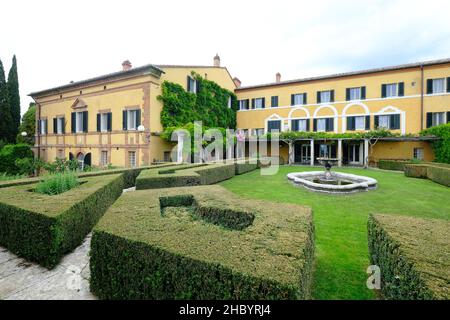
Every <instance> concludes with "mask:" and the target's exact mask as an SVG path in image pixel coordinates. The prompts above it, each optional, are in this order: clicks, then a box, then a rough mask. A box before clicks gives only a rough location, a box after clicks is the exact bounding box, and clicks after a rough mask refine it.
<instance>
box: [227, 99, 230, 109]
mask: <svg viewBox="0 0 450 320" xmlns="http://www.w3.org/2000/svg"><path fill="white" fill-rule="evenodd" d="M227 106H228V109H231V97H228V103H227Z"/></svg>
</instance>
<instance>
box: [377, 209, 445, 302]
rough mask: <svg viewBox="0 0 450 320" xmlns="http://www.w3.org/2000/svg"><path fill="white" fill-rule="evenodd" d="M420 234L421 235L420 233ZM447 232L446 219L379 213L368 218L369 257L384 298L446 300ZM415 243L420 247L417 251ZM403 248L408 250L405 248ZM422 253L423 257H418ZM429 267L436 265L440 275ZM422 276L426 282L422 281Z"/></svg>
mask: <svg viewBox="0 0 450 320" xmlns="http://www.w3.org/2000/svg"><path fill="white" fill-rule="evenodd" d="M438 228H441V229H438ZM442 230H444V232H442ZM421 232H423V234H420V233H421ZM449 232H450V222H448V221H446V220H438V219H423V218H415V217H406V216H397V215H396V216H389V215H382V214H375V215H374V214H372V215H370V216H369V220H368V246H369V258H370V262H371V264H372V265H377V266H379V267H380V270H381V292H382V294H383V296H384V298H386V299H394V300H424V299H425V300H430V299H449V298H450V287H449V283H450V275H449V271H448V262H449V261H448V260H447V261H446V259H448V252H449V248H450V241H449V240H448V233H449ZM430 235H431V236H430ZM435 237H440V239H439V241H436V240H435V239H436V238H435ZM417 239H419V241H418V240H417ZM442 242H444V244H442ZM417 244H419V245H422V246H423V248H420V247H419V248H418V247H417V246H418V245H417ZM406 246H410V248H408V249H407V248H406ZM405 250H408V251H405ZM406 252H408V253H406ZM424 252H425V253H426V254H427V257H423V256H422V255H423V254H424ZM430 252H431V255H432V259H431V258H430V256H429V253H430ZM430 265H432V268H433V267H436V266H437V269H438V270H439V269H440V270H442V271H443V272H436V270H433V272H431V271H430ZM433 273H435V274H436V273H438V275H437V276H436V275H433ZM445 273H446V274H445ZM426 277H427V279H428V280H425V278H426Z"/></svg>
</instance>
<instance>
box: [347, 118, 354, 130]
mask: <svg viewBox="0 0 450 320" xmlns="http://www.w3.org/2000/svg"><path fill="white" fill-rule="evenodd" d="M347 130H348V131H353V130H355V117H347Z"/></svg>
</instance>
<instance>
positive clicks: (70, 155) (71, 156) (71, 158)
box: [69, 152, 74, 160]
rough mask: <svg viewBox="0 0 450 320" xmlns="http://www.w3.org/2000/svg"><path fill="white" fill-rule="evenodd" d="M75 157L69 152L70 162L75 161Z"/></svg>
mask: <svg viewBox="0 0 450 320" xmlns="http://www.w3.org/2000/svg"><path fill="white" fill-rule="evenodd" d="M73 158H74V156H73V153H72V152H69V160H73Z"/></svg>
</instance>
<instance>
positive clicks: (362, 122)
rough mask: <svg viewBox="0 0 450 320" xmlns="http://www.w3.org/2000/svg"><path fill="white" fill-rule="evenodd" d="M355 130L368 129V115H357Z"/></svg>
mask: <svg viewBox="0 0 450 320" xmlns="http://www.w3.org/2000/svg"><path fill="white" fill-rule="evenodd" d="M358 121H359V123H358ZM358 125H359V126H358ZM355 130H366V117H365V116H355Z"/></svg>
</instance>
